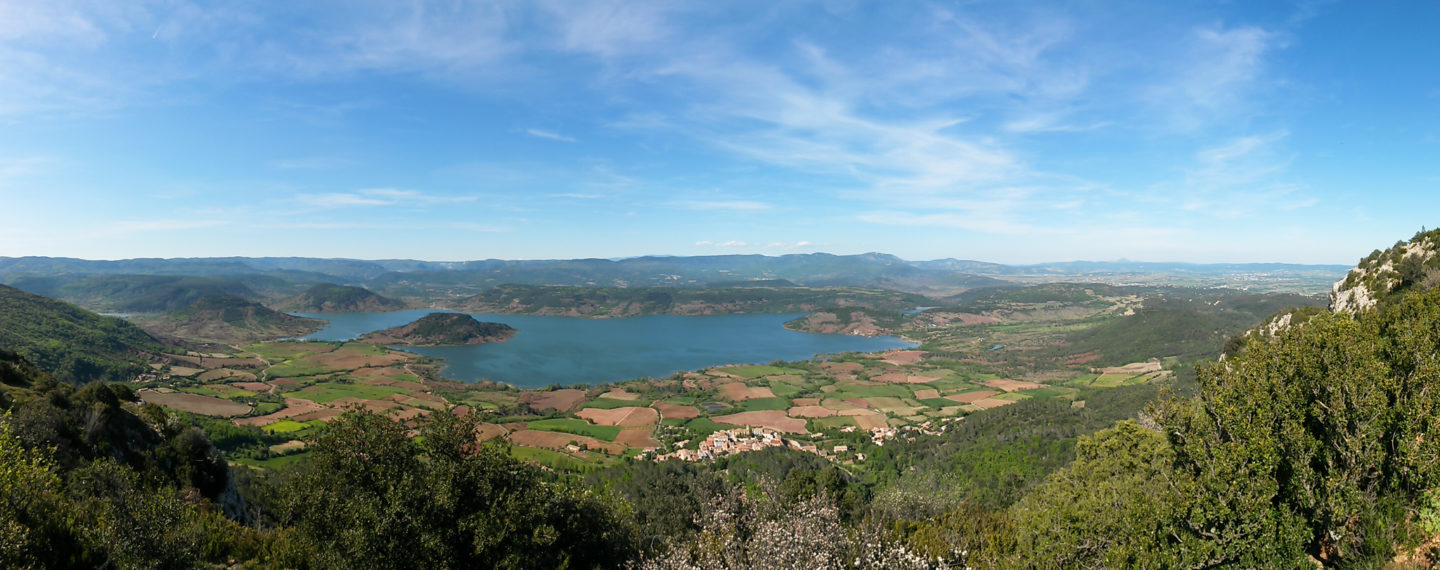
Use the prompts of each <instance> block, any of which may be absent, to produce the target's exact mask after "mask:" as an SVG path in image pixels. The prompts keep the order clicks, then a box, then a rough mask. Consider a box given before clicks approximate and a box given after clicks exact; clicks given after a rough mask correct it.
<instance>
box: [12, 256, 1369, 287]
mask: <svg viewBox="0 0 1440 570" xmlns="http://www.w3.org/2000/svg"><path fill="white" fill-rule="evenodd" d="M1348 270H1349V266H1342V265H1299V264H1284V263H1251V264H1233V263H1226V264H1195V263H1174V262H1133V261H1071V262H1060V263H1043V264H1035V265H1003V264H998V263H987V262H981V261H970V260H960V259H939V260H932V261H907V260H904V259H901V258H899V257H895V256H893V255H888V254H883V253H865V254H859V255H832V254H828V253H811V254H794V255H782V256H764V255H713V256H697V257H666V256H646V257H634V258H628V259H619V260H612V259H567V260H498V259H487V260H479V261H458V262H438V261H417V260H358V259H315V258H305V257H215V258H174V259H158V258H143V259H126V260H117V261H95V260H84V259H74V258H58V257H0V282H3V283H8V284H12V285H16V286H20V287H22V288H27V289H29V288H44V289H48V290H49V291H51V292H57V291H60V290H61V289H62V288H63V287H64V286H65V284H66V282H67V281H73V280H76V276H89V275H151V276H154V275H172V276H193V277H230V278H233V279H236V280H239V278H240V277H241V276H244V277H245V278H246V279H249V280H250V281H253V282H254V283H250V284H249V285H250V286H251V287H252V288H255V287H258V286H262V285H269V286H271V287H282V286H283V283H291V284H302V285H306V286H308V285H313V284H317V283H323V282H339V283H343V284H348V285H365V286H366V287H368V288H370V289H373V290H376V291H382V292H387V293H389V294H391V295H392V296H393V295H397V294H405V293H413V291H411V290H412V289H415V288H425V287H441V288H443V287H463V288H471V289H487V288H490V287H493V286H495V285H500V284H522V285H578V286H599V287H630V286H650V287H656V286H707V285H711V284H714V283H726V284H730V285H733V284H734V283H736V282H744V281H749V280H776V281H779V280H783V281H785V282H789V283H793V284H795V285H798V286H807V287H829V286H845V287H871V288H883V289H898V290H904V291H912V292H921V293H925V292H951V293H953V292H957V291H960V290H965V289H976V288H982V287H994V286H1004V285H1006V284H1007V283H1006V279H1007V278H1015V277H1041V278H1065V277H1070V276H1075V277H1084V276H1095V275H1161V274H1165V275H1178V276H1199V277H1214V276H1225V275H1269V276H1279V277H1292V278H1320V279H1330V280H1332V281H1333V280H1338V279H1339V278H1341V277H1343V276H1344V275H1345V272H1346V271H1348ZM257 276H265V277H268V278H271V279H278V280H280V281H282V283H265V282H262V281H259V277H257ZM41 278H43V279H41ZM27 279H28V281H26V280H27ZM27 285H29V286H30V287H27ZM302 289H303V288H302ZM296 292H297V293H298V291H296ZM228 293H229V294H235V292H228ZM292 294H293V293H292ZM241 296H245V295H243V292H242V295H241Z"/></svg>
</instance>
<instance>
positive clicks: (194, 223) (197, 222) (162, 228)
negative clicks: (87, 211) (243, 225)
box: [108, 219, 234, 233]
mask: <svg viewBox="0 0 1440 570" xmlns="http://www.w3.org/2000/svg"><path fill="white" fill-rule="evenodd" d="M229 225H234V222H233V221H231V220H204V219H174V220H127V221H119V222H113V223H111V224H108V229H109V230H111V231H114V232H121V233H131V232H170V231H184V230H200V229H207V228H217V227H221V226H229Z"/></svg>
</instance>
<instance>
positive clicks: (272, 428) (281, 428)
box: [260, 420, 325, 433]
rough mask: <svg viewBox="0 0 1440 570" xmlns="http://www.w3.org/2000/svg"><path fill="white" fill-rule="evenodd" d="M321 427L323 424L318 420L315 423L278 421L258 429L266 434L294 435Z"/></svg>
mask: <svg viewBox="0 0 1440 570" xmlns="http://www.w3.org/2000/svg"><path fill="white" fill-rule="evenodd" d="M321 425H325V422H321V421H318V420H317V421H312V422H297V421H295V420H280V421H278V422H275V423H273V424H270V425H268V426H265V427H262V428H260V429H262V430H265V431H266V432H268V433H295V432H299V431H303V430H307V429H310V428H312V427H317V426H321Z"/></svg>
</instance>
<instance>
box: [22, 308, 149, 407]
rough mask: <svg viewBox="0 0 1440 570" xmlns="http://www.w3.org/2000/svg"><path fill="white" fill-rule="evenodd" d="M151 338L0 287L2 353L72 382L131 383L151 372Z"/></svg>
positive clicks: (123, 324)
mask: <svg viewBox="0 0 1440 570" xmlns="http://www.w3.org/2000/svg"><path fill="white" fill-rule="evenodd" d="M162 348H163V347H162V345H161V343H160V342H159V341H157V340H156V339H155V338H154V337H151V336H150V335H149V334H147V333H146V332H145V331H142V330H140V329H139V328H138V327H136V326H135V325H132V324H130V323H128V322H126V321H124V320H122V319H118V318H114V317H102V316H100V315H97V314H95V313H92V312H90V311H87V310H85V309H81V308H79V307H76V306H74V305H71V304H69V303H66V302H64V301H58V300H55V299H50V298H47V297H42V296H40V295H35V294H32V293H26V292H24V291H21V290H19V289H16V288H14V287H8V286H4V285H0V349H3V350H9V351H13V352H15V353H18V354H19V355H21V356H23V357H25V358H26V359H27V360H29V361H31V362H33V363H35V365H36V366H38V367H39V368H40V369H41V370H44V371H45V372H47V373H49V374H51V375H53V376H54V377H55V378H57V379H59V380H62V381H65V382H71V383H77V384H79V383H85V382H91V381H95V380H130V379H132V378H134V377H136V376H138V375H140V374H143V373H145V372H147V371H148V370H149V368H148V366H147V365H146V363H145V360H144V359H143V358H142V355H144V354H146V353H153V352H158V351H160V350H161V349H162Z"/></svg>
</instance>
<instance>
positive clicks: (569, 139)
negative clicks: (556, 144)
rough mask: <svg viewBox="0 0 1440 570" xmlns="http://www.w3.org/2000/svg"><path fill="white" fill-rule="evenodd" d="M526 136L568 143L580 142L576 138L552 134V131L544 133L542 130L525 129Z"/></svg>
mask: <svg viewBox="0 0 1440 570" xmlns="http://www.w3.org/2000/svg"><path fill="white" fill-rule="evenodd" d="M525 134H527V135H530V136H532V137H535V138H537V139H550V140H552V141H560V142H568V143H573V142H578V141H577V140H575V137H567V136H565V135H561V134H556V133H552V132H550V131H542V130H540V129H525Z"/></svg>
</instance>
